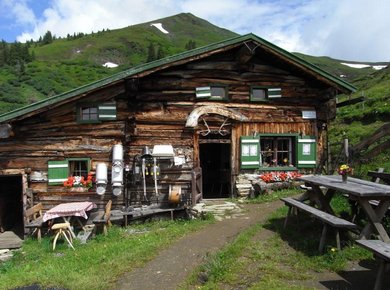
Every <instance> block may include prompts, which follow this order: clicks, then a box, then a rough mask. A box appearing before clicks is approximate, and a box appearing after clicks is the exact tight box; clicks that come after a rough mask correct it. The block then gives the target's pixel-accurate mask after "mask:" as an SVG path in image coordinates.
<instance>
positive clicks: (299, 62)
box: [0, 33, 356, 123]
mask: <svg viewBox="0 0 390 290" xmlns="http://www.w3.org/2000/svg"><path fill="white" fill-rule="evenodd" d="M246 41H254V42H256V43H258V44H259V45H260V46H261V47H263V49H267V50H268V51H271V52H273V53H274V54H276V55H278V56H279V57H282V58H284V59H285V60H287V61H289V62H290V63H292V65H295V66H297V67H300V68H301V69H303V70H305V71H306V72H309V73H311V74H312V75H313V76H315V75H316V76H318V77H321V79H322V80H323V81H326V82H327V83H328V84H329V85H331V86H333V87H335V88H337V89H338V90H340V91H343V92H354V91H356V88H355V87H354V86H353V85H351V84H349V83H348V82H346V81H344V80H342V79H340V78H338V77H336V76H333V75H331V74H330V73H328V72H326V71H324V70H323V69H321V68H319V67H318V66H315V65H313V64H311V63H309V62H307V61H305V60H304V59H302V58H300V57H298V56H296V55H294V54H292V53H290V52H288V51H286V50H284V49H282V48H280V47H278V46H276V45H274V44H272V43H270V42H268V41H266V40H264V39H262V38H260V37H258V36H256V35H254V34H252V33H250V34H246V35H242V36H238V37H234V38H231V39H227V40H223V41H220V42H217V43H213V44H210V45H207V46H203V47H200V48H196V49H193V50H190V51H185V52H182V53H179V54H176V55H173V56H169V57H165V58H163V59H159V60H156V61H153V62H149V63H146V64H142V65H139V66H136V67H133V68H130V69H127V70H125V71H122V72H119V73H117V74H114V75H112V76H110V77H107V78H104V79H101V80H98V81H95V82H92V83H90V84H87V85H84V86H81V87H78V88H76V89H73V90H71V91H68V92H65V93H62V94H59V95H56V96H53V97H50V98H47V99H44V100H42V101H39V102H36V103H34V104H31V105H28V106H25V107H22V108H19V109H16V110H13V111H10V112H7V113H4V114H2V115H0V123H4V122H8V121H11V120H13V119H17V118H20V117H23V115H25V114H28V113H33V112H34V111H39V110H40V109H43V108H46V107H48V106H52V105H54V104H58V103H59V102H61V101H66V100H68V99H71V98H73V97H77V96H80V95H82V94H85V93H87V92H89V91H92V90H96V89H100V88H103V87H105V86H108V85H111V84H114V83H116V82H119V81H123V80H124V79H126V78H129V77H136V76H137V75H140V74H147V73H153V72H154V71H156V70H160V69H163V68H165V67H167V66H170V65H174V64H175V63H177V62H186V61H189V60H193V59H196V58H202V56H204V54H205V53H210V52H213V51H216V50H219V49H223V48H224V47H230V46H232V45H236V44H240V43H244V42H246Z"/></svg>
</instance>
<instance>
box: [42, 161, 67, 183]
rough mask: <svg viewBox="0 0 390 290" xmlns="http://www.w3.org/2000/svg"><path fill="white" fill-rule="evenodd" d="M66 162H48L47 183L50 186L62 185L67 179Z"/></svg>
mask: <svg viewBox="0 0 390 290" xmlns="http://www.w3.org/2000/svg"><path fill="white" fill-rule="evenodd" d="M68 172H69V170H68V160H61V161H49V162H48V173H47V175H48V181H49V184H50V185H54V184H62V183H63V182H64V181H66V180H67V179H68Z"/></svg>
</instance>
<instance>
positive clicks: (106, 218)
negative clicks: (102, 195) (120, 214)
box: [93, 200, 112, 235]
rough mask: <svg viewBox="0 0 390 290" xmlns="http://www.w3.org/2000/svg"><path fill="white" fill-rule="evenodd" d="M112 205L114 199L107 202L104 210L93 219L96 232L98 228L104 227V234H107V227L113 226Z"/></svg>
mask: <svg viewBox="0 0 390 290" xmlns="http://www.w3.org/2000/svg"><path fill="white" fill-rule="evenodd" d="M111 206H112V200H109V201H108V202H107V204H106V207H105V209H104V212H103V211H102V212H99V213H98V215H97V216H96V217H95V218H94V219H93V223H94V225H95V232H96V231H97V230H98V228H103V233H104V235H107V227H110V226H111V220H110V218H111Z"/></svg>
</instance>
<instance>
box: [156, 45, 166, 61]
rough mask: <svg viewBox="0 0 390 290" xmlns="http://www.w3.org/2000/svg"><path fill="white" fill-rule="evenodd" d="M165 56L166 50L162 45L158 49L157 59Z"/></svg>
mask: <svg viewBox="0 0 390 290" xmlns="http://www.w3.org/2000/svg"><path fill="white" fill-rule="evenodd" d="M164 57H165V52H164V51H163V49H162V47H161V45H159V46H158V50H157V56H156V59H161V58H164Z"/></svg>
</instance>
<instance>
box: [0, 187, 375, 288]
mask: <svg viewBox="0 0 390 290" xmlns="http://www.w3.org/2000/svg"><path fill="white" fill-rule="evenodd" d="M298 193H299V191H297V190H291V189H289V190H280V191H273V192H271V193H270V194H267V195H262V196H259V197H258V198H257V199H254V200H251V201H250V202H258V203H263V202H270V201H273V200H277V199H279V198H280V197H284V196H294V195H297V194H298ZM332 207H333V208H334V209H335V211H336V212H337V213H338V214H341V213H343V214H350V208H349V204H348V203H347V202H346V200H345V198H344V197H343V196H342V195H336V197H335V198H334V199H333V200H332ZM286 214H287V207H284V206H283V207H281V208H279V209H278V210H277V211H275V212H274V213H273V214H271V215H270V216H269V217H268V220H267V221H266V222H264V223H258V224H255V225H254V226H252V227H250V228H248V229H246V230H245V231H243V232H242V233H241V234H240V235H238V236H237V237H236V238H235V240H234V241H232V242H231V243H230V244H228V245H227V246H226V247H224V248H222V249H221V250H220V251H219V252H217V253H216V254H215V255H210V256H209V257H208V258H207V261H206V262H205V263H204V264H202V265H200V266H199V267H198V269H196V271H194V273H192V275H191V277H190V278H189V279H188V280H187V281H185V282H184V283H183V284H182V289H194V288H199V289H224V288H226V287H227V288H229V289H238V288H239V287H245V288H246V289H287V288H288V289H290V288H291V289H306V288H305V287H303V286H302V285H303V284H304V282H305V281H307V280H308V279H310V278H312V276H313V275H315V273H317V272H322V271H339V270H342V269H345V267H346V266H347V265H348V263H349V262H350V261H360V260H363V259H372V254H371V253H370V252H368V251H366V250H364V249H362V248H361V247H358V246H355V245H354V244H353V243H352V242H350V241H347V240H346V239H344V243H343V247H342V250H341V251H338V250H337V249H336V247H335V245H334V244H332V243H335V241H334V239H333V238H332V239H331V238H329V239H328V244H327V245H328V246H327V248H326V252H325V253H324V254H319V253H318V243H319V239H320V235H321V228H322V227H321V223H319V222H318V221H316V220H311V219H307V220H306V222H303V223H301V224H300V226H299V228H298V227H297V226H296V225H294V224H292V225H291V226H290V227H289V228H287V229H286V230H283V228H282V227H283V221H284V218H285V216H286ZM212 222H214V220H213V219H206V220H190V221H188V220H187V221H185V220H181V221H174V222H172V221H160V222H153V223H147V224H138V225H132V226H130V227H127V228H119V227H115V226H114V227H112V228H110V230H109V233H108V235H107V236H103V235H98V236H97V237H96V238H94V239H93V240H91V241H89V242H88V243H87V244H85V245H82V244H79V243H78V242H77V241H76V243H75V248H76V250H75V251H73V250H72V249H71V248H68V246H67V244H66V243H64V242H59V243H57V249H56V250H55V251H52V240H51V239H52V237H44V238H43V240H42V242H41V243H39V242H38V241H37V240H35V239H27V240H26V241H25V243H24V244H23V247H22V248H21V250H20V251H17V252H16V255H15V256H14V257H13V258H12V259H11V260H9V261H7V262H4V263H0V289H13V288H15V287H20V286H26V285H32V284H37V285H40V286H41V287H63V288H67V289H107V288H109V287H112V286H113V285H114V283H115V281H116V280H117V279H118V277H120V276H121V275H122V274H124V273H126V272H128V271H131V270H132V269H134V268H137V267H142V266H143V265H144V264H145V263H147V262H148V261H150V260H151V259H153V257H155V256H156V255H158V253H159V252H161V251H162V250H163V249H164V248H166V247H168V246H169V245H171V244H172V243H173V242H175V241H176V240H177V239H179V238H180V237H183V236H184V235H186V234H188V233H190V232H193V231H197V230H200V229H201V228H203V227H204V226H206V225H208V224H210V223H212ZM267 233H268V234H267ZM313 273H314V274H313Z"/></svg>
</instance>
